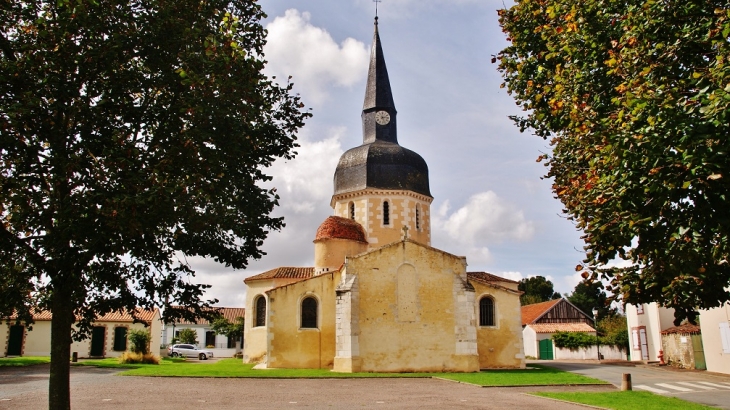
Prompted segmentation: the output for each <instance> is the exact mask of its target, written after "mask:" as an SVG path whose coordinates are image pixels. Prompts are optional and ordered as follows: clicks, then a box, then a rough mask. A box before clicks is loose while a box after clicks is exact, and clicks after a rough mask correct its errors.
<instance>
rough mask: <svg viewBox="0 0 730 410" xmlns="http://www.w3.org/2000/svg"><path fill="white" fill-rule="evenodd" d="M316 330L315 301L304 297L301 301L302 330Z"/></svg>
mask: <svg viewBox="0 0 730 410" xmlns="http://www.w3.org/2000/svg"><path fill="white" fill-rule="evenodd" d="M316 328H317V299H315V298H313V297H306V298H304V300H302V329H316Z"/></svg>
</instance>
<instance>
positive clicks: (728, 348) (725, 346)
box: [720, 322, 730, 353]
mask: <svg viewBox="0 0 730 410" xmlns="http://www.w3.org/2000/svg"><path fill="white" fill-rule="evenodd" d="M720 340H722V352H723V353H730V324H728V322H720Z"/></svg>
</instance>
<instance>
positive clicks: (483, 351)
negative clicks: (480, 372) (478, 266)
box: [471, 281, 525, 369]
mask: <svg viewBox="0 0 730 410" xmlns="http://www.w3.org/2000/svg"><path fill="white" fill-rule="evenodd" d="M471 283H472V285H473V286H474V290H475V300H474V311H475V312H476V314H477V315H478V314H479V300H481V298H483V297H491V298H492V299H493V300H494V307H495V316H496V317H495V326H477V342H478V345H479V348H478V349H479V366H480V367H481V368H482V369H490V368H524V367H525V355H524V351H523V349H524V345H523V342H522V308H521V306H520V298H519V295H518V294H516V293H512V292H509V291H507V290H504V289H499V288H494V287H491V286H487V285H485V284H482V283H479V282H476V281H472V282H471ZM514 288H515V289H514V290H515V291H516V290H517V284H514Z"/></svg>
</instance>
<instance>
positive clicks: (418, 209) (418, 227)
mask: <svg viewBox="0 0 730 410" xmlns="http://www.w3.org/2000/svg"><path fill="white" fill-rule="evenodd" d="M416 230H417V231H420V230H421V205H416Z"/></svg>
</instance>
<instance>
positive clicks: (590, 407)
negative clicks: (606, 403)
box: [520, 393, 611, 410]
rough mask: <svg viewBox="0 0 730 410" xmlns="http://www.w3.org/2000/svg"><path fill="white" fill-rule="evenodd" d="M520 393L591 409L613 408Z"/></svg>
mask: <svg viewBox="0 0 730 410" xmlns="http://www.w3.org/2000/svg"><path fill="white" fill-rule="evenodd" d="M520 394H522V395H524V396H530V397H537V398H539V399H546V400H552V401H554V402H557V403H563V404H573V405H576V406H581V407H586V408H589V409H598V410H611V409H609V408H607V407H598V406H592V405H590V404H583V403H576V402H574V401H567V400H560V399H554V398H552V397H543V396H538V395H535V394H530V393H520Z"/></svg>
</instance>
